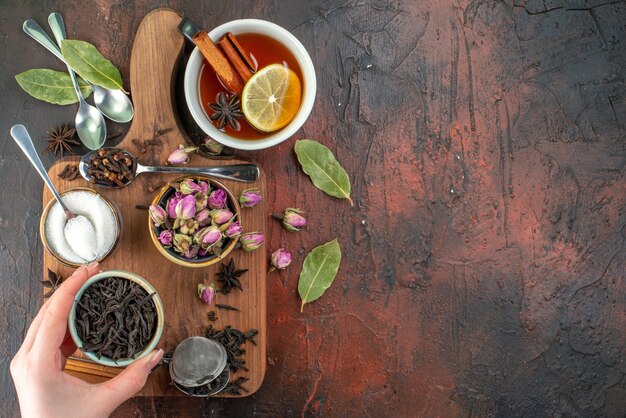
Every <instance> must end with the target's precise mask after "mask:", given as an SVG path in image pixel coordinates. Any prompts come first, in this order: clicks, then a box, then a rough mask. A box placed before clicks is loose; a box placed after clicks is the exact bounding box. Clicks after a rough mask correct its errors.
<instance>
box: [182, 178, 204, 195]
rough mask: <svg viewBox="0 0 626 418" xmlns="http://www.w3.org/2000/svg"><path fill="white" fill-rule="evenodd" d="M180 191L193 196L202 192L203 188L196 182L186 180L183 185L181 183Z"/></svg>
mask: <svg viewBox="0 0 626 418" xmlns="http://www.w3.org/2000/svg"><path fill="white" fill-rule="evenodd" d="M180 191H181V192H182V194H192V193H196V192H201V191H202V187H200V185H199V184H196V182H195V181H193V180H191V179H185V180H183V182H182V183H180Z"/></svg>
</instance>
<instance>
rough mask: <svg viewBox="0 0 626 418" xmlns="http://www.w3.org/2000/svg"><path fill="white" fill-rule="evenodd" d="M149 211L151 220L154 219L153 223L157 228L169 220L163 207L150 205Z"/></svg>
mask: <svg viewBox="0 0 626 418" xmlns="http://www.w3.org/2000/svg"><path fill="white" fill-rule="evenodd" d="M148 211H149V212H150V219H152V222H154V226H156V227H157V228H158V227H160V226H161V225H163V224H164V223H165V221H166V220H167V213H166V212H165V209H163V208H162V207H161V206H157V205H150V208H149V210H148Z"/></svg>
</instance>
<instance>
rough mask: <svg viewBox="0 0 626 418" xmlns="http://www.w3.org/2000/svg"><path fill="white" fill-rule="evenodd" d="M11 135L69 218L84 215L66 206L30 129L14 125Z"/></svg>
mask: <svg viewBox="0 0 626 418" xmlns="http://www.w3.org/2000/svg"><path fill="white" fill-rule="evenodd" d="M11 136H12V137H13V139H14V140H15V142H16V143H17V145H19V146H20V148H21V149H22V151H23V152H24V154H26V156H27V157H28V159H29V160H30V162H31V164H32V165H33V167H35V170H37V173H39V175H40V176H41V178H42V179H43V182H44V183H46V186H48V189H50V191H51V192H52V194H53V195H54V197H55V199H56V200H57V202H59V205H61V208H62V209H63V211H64V212H65V216H66V217H67V220H70V219H74V218H77V217H83V216H82V215H75V214H73V213H72V211H70V210H69V209H68V208H67V206H65V204H64V203H63V200H61V196H60V195H59V193H58V192H57V189H56V188H55V187H54V184H52V181H51V180H50V177H49V176H48V172H47V171H46V169H45V168H44V167H43V164H42V163H41V160H40V159H39V154H37V150H35V146H34V145H33V141H32V139H30V135H29V134H28V131H27V130H26V128H25V127H24V125H13V127H12V128H11Z"/></svg>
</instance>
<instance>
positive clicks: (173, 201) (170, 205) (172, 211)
mask: <svg viewBox="0 0 626 418" xmlns="http://www.w3.org/2000/svg"><path fill="white" fill-rule="evenodd" d="M183 197H184V195H183V194H182V193H181V192H176V193H174V196H172V197H170V198H169V199H168V200H167V205H166V208H167V216H169V217H170V218H172V219H176V205H177V204H178V202H180V200H181V199H182V198H183Z"/></svg>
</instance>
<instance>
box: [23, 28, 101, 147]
mask: <svg viewBox="0 0 626 418" xmlns="http://www.w3.org/2000/svg"><path fill="white" fill-rule="evenodd" d="M22 28H23V29H24V32H26V33H27V34H28V35H30V36H31V37H33V38H34V39H35V40H37V41H38V42H39V43H40V44H42V45H43V46H45V47H46V48H47V49H48V50H49V51H51V52H53V53H54V54H55V55H57V53H58V56H57V57H58V58H62V57H63V55H61V51H59V49H58V48H57V46H56V45H54V43H53V42H52V40H51V39H50V38H49V37H48V35H47V34H46V33H45V32H44V31H43V29H42V28H41V26H39V25H38V24H37V22H35V21H34V20H32V19H28V20H27V21H25V22H24V25H23V26H22ZM63 61H64V62H65V60H63ZM66 65H67V70H68V72H69V74H70V79H71V80H72V84H73V85H74V91H75V92H76V95H77V96H78V103H79V105H78V112H77V113H76V118H75V119H74V125H75V126H76V132H77V133H78V137H79V138H80V140H81V141H82V142H83V144H85V146H86V147H87V148H89V149H92V150H95V149H98V148H100V147H101V146H102V145H103V144H104V141H105V140H106V130H107V129H106V123H105V122H104V118H103V117H102V113H100V111H99V110H98V109H96V108H95V107H93V106H92V105H90V104H89V103H87V102H86V101H85V99H84V98H83V94H82V93H81V91H80V89H79V88H78V82H77V81H76V75H75V74H74V70H72V67H70V66H69V64H67V63H66Z"/></svg>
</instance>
